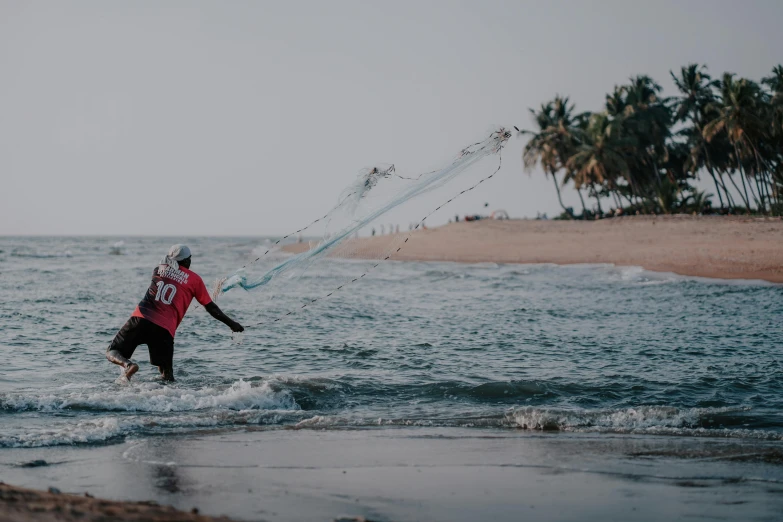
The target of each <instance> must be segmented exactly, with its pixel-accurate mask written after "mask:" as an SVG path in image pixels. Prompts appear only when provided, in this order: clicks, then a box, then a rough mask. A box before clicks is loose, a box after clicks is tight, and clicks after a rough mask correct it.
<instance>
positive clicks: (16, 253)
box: [8, 250, 73, 259]
mask: <svg viewBox="0 0 783 522" xmlns="http://www.w3.org/2000/svg"><path fill="white" fill-rule="evenodd" d="M8 255H9V256H12V257H30V258H34V259H51V258H60V257H73V253H72V252H71V251H70V250H65V251H63V252H35V251H29V250H13V251H11V253H10V254H8Z"/></svg>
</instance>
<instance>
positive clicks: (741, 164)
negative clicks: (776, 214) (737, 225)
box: [703, 73, 763, 210]
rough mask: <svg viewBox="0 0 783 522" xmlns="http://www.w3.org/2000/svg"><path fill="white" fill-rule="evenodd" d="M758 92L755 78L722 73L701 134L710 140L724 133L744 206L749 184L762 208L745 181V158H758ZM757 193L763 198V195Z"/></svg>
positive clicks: (761, 122) (747, 203) (748, 206)
mask: <svg viewBox="0 0 783 522" xmlns="http://www.w3.org/2000/svg"><path fill="white" fill-rule="evenodd" d="M760 96H761V91H760V89H759V86H758V84H756V83H755V82H752V81H750V80H747V79H745V78H740V79H738V80H735V79H734V75H733V74H730V73H725V74H724V75H723V80H722V81H721V82H720V94H719V97H718V99H717V100H716V101H715V102H713V103H711V104H709V106H708V109H712V110H714V111H715V117H714V118H713V119H712V120H711V121H709V122H708V123H706V124H705V126H704V129H703V136H704V138H705V139H706V140H707V141H712V139H714V138H715V136H717V135H718V134H719V133H721V132H725V133H726V135H727V136H728V139H729V142H730V143H731V146H732V148H733V149H734V163H735V165H736V167H737V169H738V170H739V173H740V178H741V180H742V186H743V190H744V198H743V199H744V202H745V205H746V208H750V197H749V195H748V186H749V185H750V193H751V194H752V195H753V197H754V199H755V202H756V205H757V206H758V208H759V209H760V210H763V204H762V202H761V201H759V196H757V195H756V194H754V193H753V187H752V185H751V184H750V182H749V181H750V180H749V179H748V183H747V184H746V179H747V178H748V174H747V169H746V167H747V166H748V161H749V160H750V161H753V160H754V159H756V160H758V147H757V146H756V141H757V137H758V136H759V135H760V134H761V133H762V132H763V131H762V127H763V120H762V118H760V117H759V110H758V105H759V99H760ZM741 195H742V194H741ZM761 197H762V198H763V195H762V196H761Z"/></svg>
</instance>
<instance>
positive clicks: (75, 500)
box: [0, 483, 230, 522]
mask: <svg viewBox="0 0 783 522" xmlns="http://www.w3.org/2000/svg"><path fill="white" fill-rule="evenodd" d="M71 520H73V521H76V520H79V521H83V522H105V521H107V520H125V521H129V522H130V521H138V522H142V521H143V522H230V519H228V518H225V517H218V518H215V517H209V516H202V515H199V514H198V513H194V512H191V513H186V512H183V511H179V510H177V509H174V508H172V507H169V506H159V505H157V503H155V502H116V501H110V500H102V499H96V498H94V497H92V496H90V495H81V496H79V495H69V494H64V493H60V492H58V491H57V490H54V489H52V490H49V491H38V490H34V489H28V488H20V487H14V486H9V485H7V484H3V483H0V522H50V521H51V522H54V521H71Z"/></svg>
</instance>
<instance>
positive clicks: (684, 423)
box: [0, 237, 783, 448]
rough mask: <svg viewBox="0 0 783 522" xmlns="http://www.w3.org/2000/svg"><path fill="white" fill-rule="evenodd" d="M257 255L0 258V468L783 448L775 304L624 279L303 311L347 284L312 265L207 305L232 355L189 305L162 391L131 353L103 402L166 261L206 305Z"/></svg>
mask: <svg viewBox="0 0 783 522" xmlns="http://www.w3.org/2000/svg"><path fill="white" fill-rule="evenodd" d="M118 241H124V243H123V244H122V246H121V248H116V245H117V244H118ZM268 241H269V240H265V239H255V238H187V239H183V238H147V237H58V238H22V237H5V238H0V297H2V298H1V299H0V353H2V356H3V357H2V360H0V448H3V447H4V448H11V447H47V446H57V445H94V444H111V443H115V442H123V441H127V440H129V439H134V438H139V437H153V438H154V437H156V436H160V435H163V434H171V433H177V434H183V435H187V434H192V433H193V434H195V433H200V432H203V431H204V430H210V431H212V432H213V431H214V430H216V429H217V430H235V429H237V428H245V427H258V428H263V429H277V428H297V429H326V430H346V429H348V430H354V429H375V430H377V429H394V428H395V427H399V426H413V427H416V426H434V427H439V428H440V429H450V428H455V429H460V430H464V429H472V430H486V429H501V430H531V431H536V430H546V431H567V432H590V433H593V434H598V436H601V435H600V434H614V435H613V436H617V434H648V435H656V436H662V437H721V438H732V439H744V440H749V441H753V440H758V441H761V440H763V441H779V440H783V414H781V412H782V411H783V346H782V343H781V341H783V326H781V312H783V288H782V287H780V286H775V285H770V284H764V283H761V282H738V281H718V280H703V279H701V280H699V279H693V278H686V277H680V276H675V275H673V274H657V273H652V272H647V271H644V270H641V269H638V268H633V267H630V268H629V267H614V266H608V265H575V266H555V265H496V264H472V265H470V264H457V263H423V262H421V263H419V262H404V263H403V262H386V263H384V264H382V265H380V266H379V267H378V268H377V269H376V270H374V271H373V272H372V273H371V274H370V275H368V276H367V277H365V278H364V279H362V280H361V281H359V282H357V283H355V284H353V285H350V286H348V287H346V288H344V289H343V290H342V291H340V292H337V293H335V294H334V295H333V296H331V297H330V298H328V299H325V300H322V301H319V302H318V303H316V304H314V305H313V306H311V307H308V308H305V309H302V308H301V305H302V304H304V303H308V302H310V301H312V299H314V298H316V297H320V296H322V295H325V294H326V293H329V292H331V291H332V290H333V289H334V288H335V287H336V286H339V285H340V284H341V283H342V282H344V281H345V280H346V278H350V277H352V276H355V275H356V274H355V272H356V269H357V266H356V264H355V263H352V262H351V261H339V260H326V261H323V262H320V263H318V264H316V265H314V266H312V267H311V268H310V270H309V271H308V272H307V273H306V274H305V275H304V276H303V277H300V278H297V279H292V280H290V281H289V282H288V284H286V285H282V286H280V287H278V289H276V291H277V293H276V294H275V295H270V294H269V293H268V292H265V291H264V290H263V289H259V290H257V291H253V292H244V291H241V290H234V291H231V292H229V293H227V294H225V295H223V296H221V298H220V300H219V302H218V304H219V305H220V306H221V307H222V308H223V310H224V311H225V312H226V313H227V314H229V315H230V316H232V317H234V318H235V319H236V320H238V321H239V322H240V323H242V324H245V325H247V331H246V332H245V334H244V336H243V338H242V341H241V343H238V342H235V341H233V340H232V337H231V335H230V332H229V330H228V328H227V327H225V326H224V325H223V324H221V323H219V322H217V321H215V320H214V319H212V318H211V317H210V316H209V315H208V314H207V313H206V312H205V311H204V310H203V308H201V307H200V306H198V305H197V304H196V303H195V302H194V303H193V305H192V306H191V309H190V311H189V312H188V314H187V316H186V317H185V319H184V321H183V322H182V324H181V326H180V328H179V330H178V332H177V336H176V339H175V354H174V372H175V377H176V379H177V382H176V383H174V384H165V383H163V382H161V381H160V379H159V377H158V376H157V369H156V368H155V367H153V366H151V365H150V364H149V357H148V352H147V349H146V347H144V346H140V347H139V348H138V349H137V351H136V353H135V354H134V357H133V359H134V360H135V361H136V362H138V363H139V365H140V366H141V369H140V371H139V373H138V374H137V375H136V376H135V377H134V378H133V380H132V382H131V384H129V385H128V384H121V383H118V382H117V377H118V375H119V369H118V368H117V367H116V366H113V365H111V364H110V363H109V362H107V361H106V359H105V357H104V352H105V350H106V347H107V346H108V344H109V343H110V342H111V340H112V338H113V336H114V334H115V333H116V332H117V330H118V329H119V328H120V327H121V326H122V325H123V323H124V322H125V321H126V320H127V318H128V317H129V316H130V313H131V312H132V311H133V309H134V307H135V305H136V304H137V303H138V301H139V300H140V298H141V297H142V295H143V294H144V292H145V291H146V289H147V287H148V285H149V283H150V276H151V272H152V269H153V268H154V267H155V266H156V265H157V262H158V261H159V259H160V257H161V256H162V255H163V254H164V253H165V252H166V250H167V249H168V247H169V246H170V245H171V244H173V243H176V242H185V243H187V244H188V245H189V246H190V247H191V249H192V251H193V253H194V255H193V264H192V267H191V268H192V269H193V270H194V271H195V272H197V273H198V274H200V275H201V276H202V277H203V279H204V280H205V281H206V282H207V283H208V284H209V283H210V282H211V281H213V280H215V279H216V278H218V277H221V276H224V275H226V274H228V273H231V272H232V271H233V270H234V269H236V268H237V267H239V266H241V265H243V264H245V263H246V262H247V261H248V260H251V259H254V258H255V257H256V256H257V253H258V252H259V251H263V250H265V249H266V247H267V245H268ZM283 255H284V254H282V253H279V252H273V253H272V254H270V256H268V257H269V260H268V261H267V260H265V261H263V263H268V264H269V266H273V265H274V263H275V262H277V261H279V259H280V258H281V257H282V256H283ZM280 288H282V289H283V291H282V292H281V291H280V290H279V289H280ZM289 310H297V313H295V314H294V315H291V316H288V317H287V318H285V319H284V320H281V321H278V322H273V321H274V319H275V318H278V317H280V316H282V315H283V314H285V313H286V312H287V311H289ZM607 436H608V435H607Z"/></svg>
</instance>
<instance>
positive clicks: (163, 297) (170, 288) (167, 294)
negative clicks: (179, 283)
mask: <svg viewBox="0 0 783 522" xmlns="http://www.w3.org/2000/svg"><path fill="white" fill-rule="evenodd" d="M157 285H158V293H157V294H155V300H156V301H161V302H162V303H163V304H167V305H168V304H171V301H173V300H174V296H175V295H176V294H177V287H176V286H174V285H172V284H166V283H164V282H163V281H158V283H157Z"/></svg>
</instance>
